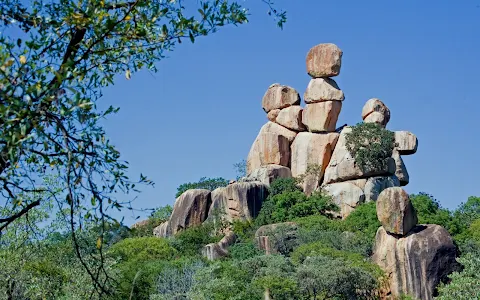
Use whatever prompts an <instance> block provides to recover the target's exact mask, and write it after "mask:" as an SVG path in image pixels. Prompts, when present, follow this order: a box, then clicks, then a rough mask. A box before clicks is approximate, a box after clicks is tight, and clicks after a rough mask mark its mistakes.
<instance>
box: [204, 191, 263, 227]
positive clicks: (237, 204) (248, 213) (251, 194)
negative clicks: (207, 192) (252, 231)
mask: <svg viewBox="0 0 480 300" xmlns="http://www.w3.org/2000/svg"><path fill="white" fill-rule="evenodd" d="M267 196H268V186H267V185H265V184H263V183H261V182H237V183H234V184H231V185H228V186H226V187H222V188H218V189H216V190H214V191H213V192H212V205H211V207H210V211H209V213H208V217H209V219H213V218H215V216H219V217H221V218H223V219H225V220H227V221H233V220H252V219H253V218H255V217H256V216H257V215H258V213H259V212H260V209H261V207H262V203H263V201H264V200H265V199H266V198H267Z"/></svg>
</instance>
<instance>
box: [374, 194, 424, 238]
mask: <svg viewBox="0 0 480 300" xmlns="http://www.w3.org/2000/svg"><path fill="white" fill-rule="evenodd" d="M377 217H378V220H379V221H380V223H381V224H382V226H383V228H385V230H386V231H387V232H389V233H392V234H397V235H405V234H407V233H408V232H409V231H410V230H411V229H412V228H413V227H415V225H417V222H418V219H417V213H416V212H415V209H414V208H413V205H412V203H411V202H410V198H409V197H408V194H407V192H405V191H404V190H403V189H402V188H401V187H391V188H388V189H385V190H384V191H383V192H382V193H381V194H380V196H378V199H377Z"/></svg>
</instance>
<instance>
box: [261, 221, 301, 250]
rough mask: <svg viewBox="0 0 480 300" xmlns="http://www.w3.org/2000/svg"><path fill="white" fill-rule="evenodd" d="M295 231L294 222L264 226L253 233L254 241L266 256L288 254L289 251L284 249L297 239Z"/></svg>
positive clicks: (295, 225)
mask: <svg viewBox="0 0 480 300" xmlns="http://www.w3.org/2000/svg"><path fill="white" fill-rule="evenodd" d="M297 229H298V227H297V224H295V223H294V222H285V223H277V224H268V225H264V226H261V227H260V228H258V229H257V231H256V232H255V240H256V243H257V245H258V248H260V249H262V250H264V251H265V254H267V255H268V254H273V253H279V252H280V253H281V252H288V250H289V249H286V247H288V244H293V243H294V240H296V239H297ZM279 237H281V239H282V240H281V241H280V239H279Z"/></svg>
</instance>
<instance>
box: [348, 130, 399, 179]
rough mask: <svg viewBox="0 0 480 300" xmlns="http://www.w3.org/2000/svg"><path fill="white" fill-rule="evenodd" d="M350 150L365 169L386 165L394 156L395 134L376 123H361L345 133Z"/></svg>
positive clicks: (379, 167) (359, 164)
mask: <svg viewBox="0 0 480 300" xmlns="http://www.w3.org/2000/svg"><path fill="white" fill-rule="evenodd" d="M345 138H346V146H347V149H348V151H349V152H350V153H351V154H352V156H353V157H354V158H355V163H356V164H357V165H358V166H359V167H360V168H362V169H363V170H372V169H373V170H376V169H383V168H385V167H386V163H387V159H388V158H390V157H391V156H392V151H393V148H394V146H395V144H394V142H395V135H394V133H393V132H392V131H389V130H387V129H385V128H383V127H381V126H380V125H378V124H376V123H359V124H357V125H355V126H352V131H351V132H349V133H346V134H345Z"/></svg>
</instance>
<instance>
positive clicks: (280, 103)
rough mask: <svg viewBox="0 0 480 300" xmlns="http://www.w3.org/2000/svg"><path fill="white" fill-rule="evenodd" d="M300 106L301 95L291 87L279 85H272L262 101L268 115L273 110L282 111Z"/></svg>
mask: <svg viewBox="0 0 480 300" xmlns="http://www.w3.org/2000/svg"><path fill="white" fill-rule="evenodd" d="M298 104H300V95H299V94H298V92H297V91H296V90H295V89H294V88H292V87H289V86H286V85H281V84H279V83H274V84H272V85H271V86H270V87H269V88H268V90H267V92H266V93H265V95H264V96H263V99H262V107H263V110H264V111H265V112H266V113H268V112H270V111H271V110H273V109H282V108H286V107H289V106H292V105H298Z"/></svg>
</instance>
